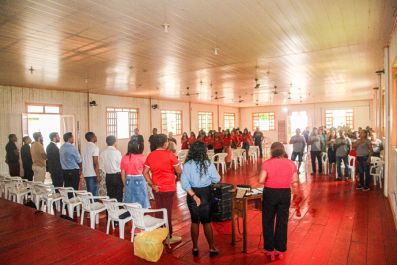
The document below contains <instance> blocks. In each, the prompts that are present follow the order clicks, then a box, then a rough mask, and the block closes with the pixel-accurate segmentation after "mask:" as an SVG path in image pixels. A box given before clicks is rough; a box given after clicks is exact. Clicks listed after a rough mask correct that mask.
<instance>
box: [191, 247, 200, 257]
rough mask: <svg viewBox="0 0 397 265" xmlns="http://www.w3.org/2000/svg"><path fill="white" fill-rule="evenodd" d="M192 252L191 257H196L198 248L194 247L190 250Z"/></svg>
mask: <svg viewBox="0 0 397 265" xmlns="http://www.w3.org/2000/svg"><path fill="white" fill-rule="evenodd" d="M192 254H193V257H198V255H199V250H198V248H194V249H193V250H192Z"/></svg>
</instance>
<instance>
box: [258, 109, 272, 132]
mask: <svg viewBox="0 0 397 265" xmlns="http://www.w3.org/2000/svg"><path fill="white" fill-rule="evenodd" d="M274 124H275V117H274V112H255V113H253V114H252V125H253V127H252V130H253V131H255V130H256V128H257V127H259V129H260V130H261V131H274V130H275V129H276V128H275V125H274Z"/></svg>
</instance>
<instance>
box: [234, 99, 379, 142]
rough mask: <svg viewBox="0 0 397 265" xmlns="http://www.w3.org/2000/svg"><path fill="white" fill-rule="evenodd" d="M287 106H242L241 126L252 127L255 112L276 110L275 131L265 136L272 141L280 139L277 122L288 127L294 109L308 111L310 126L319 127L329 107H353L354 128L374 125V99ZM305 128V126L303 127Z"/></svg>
mask: <svg viewBox="0 0 397 265" xmlns="http://www.w3.org/2000/svg"><path fill="white" fill-rule="evenodd" d="M284 108H285V106H281V105H279V106H260V107H252V108H241V109H240V114H241V117H240V119H241V128H248V129H249V130H253V128H252V126H253V125H252V113H254V112H274V114H275V119H276V121H275V127H276V129H275V130H274V131H269V132H265V136H266V137H268V138H269V139H270V141H276V140H278V131H277V122H278V121H279V120H285V121H286V124H287V128H288V123H289V116H290V115H291V113H292V112H293V111H306V112H307V115H308V126H309V127H311V128H312V127H318V126H320V125H324V124H325V111H326V110H328V109H350V108H352V109H353V123H354V124H353V125H354V128H358V127H360V126H361V127H366V126H368V125H369V126H373V120H374V117H373V113H372V112H371V111H370V110H372V100H360V101H344V102H329V103H318V104H317V103H313V104H299V105H288V111H287V112H286V111H285V110H284ZM301 129H304V128H301Z"/></svg>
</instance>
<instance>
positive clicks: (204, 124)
mask: <svg viewBox="0 0 397 265" xmlns="http://www.w3.org/2000/svg"><path fill="white" fill-rule="evenodd" d="M213 115H214V114H213V113H212V112H199V113H198V121H199V130H204V131H205V132H208V131H210V130H212V129H213V123H212V121H213Z"/></svg>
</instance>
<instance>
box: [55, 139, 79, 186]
mask: <svg viewBox="0 0 397 265" xmlns="http://www.w3.org/2000/svg"><path fill="white" fill-rule="evenodd" d="M63 140H64V141H65V143H64V144H63V145H62V146H61V148H60V149H59V158H60V160H61V166H62V170H63V177H64V181H65V187H72V188H73V189H75V190H78V189H79V182H80V174H81V157H80V154H79V151H78V150H77V148H76V147H75V146H74V145H73V143H74V137H73V134H72V133H71V132H67V133H65V134H64V135H63Z"/></svg>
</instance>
